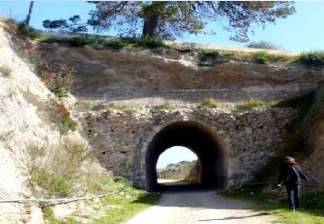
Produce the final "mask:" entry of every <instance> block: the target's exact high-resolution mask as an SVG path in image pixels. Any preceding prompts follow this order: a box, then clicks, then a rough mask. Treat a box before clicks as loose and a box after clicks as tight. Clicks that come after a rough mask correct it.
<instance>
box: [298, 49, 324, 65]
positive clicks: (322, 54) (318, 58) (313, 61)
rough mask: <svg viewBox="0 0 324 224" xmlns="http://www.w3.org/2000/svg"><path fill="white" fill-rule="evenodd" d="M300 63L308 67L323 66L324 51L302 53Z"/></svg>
mask: <svg viewBox="0 0 324 224" xmlns="http://www.w3.org/2000/svg"><path fill="white" fill-rule="evenodd" d="M298 61H299V62H300V63H302V64H304V65H307V66H323V65H324V51H311V52H306V53H302V54H301V55H300V56H299V58H298Z"/></svg>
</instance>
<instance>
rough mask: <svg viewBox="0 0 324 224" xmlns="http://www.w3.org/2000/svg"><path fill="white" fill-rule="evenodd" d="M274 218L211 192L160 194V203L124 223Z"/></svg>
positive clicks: (260, 222)
mask: <svg viewBox="0 0 324 224" xmlns="http://www.w3.org/2000/svg"><path fill="white" fill-rule="evenodd" d="M274 220H275V217H273V216H270V215H269V214H268V213H266V212H260V211H253V205H252V204H250V203H247V202H242V201H237V200H231V199H227V198H224V197H222V196H221V195H219V194H217V193H216V192H215V191H192V192H168V193H163V194H162V197H161V200H160V202H159V203H158V204H157V205H155V206H152V207H151V208H149V209H147V210H145V211H143V212H142V213H140V214H139V215H137V216H135V217H134V218H132V219H131V220H129V221H128V222H127V224H196V223H199V224H211V223H213V224H214V223H215V224H269V223H271V221H274Z"/></svg>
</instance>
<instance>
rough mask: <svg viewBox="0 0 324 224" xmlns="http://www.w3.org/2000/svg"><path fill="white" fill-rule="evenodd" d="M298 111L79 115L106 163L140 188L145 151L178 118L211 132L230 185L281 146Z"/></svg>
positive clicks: (243, 178)
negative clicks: (221, 157)
mask: <svg viewBox="0 0 324 224" xmlns="http://www.w3.org/2000/svg"><path fill="white" fill-rule="evenodd" d="M295 115H296V112H295V111H294V110H292V109H289V108H273V109H269V110H254V111H249V112H246V113H225V112H223V111H220V110H216V109H206V108H199V107H198V108H196V107H194V108H184V109H180V108H178V109H174V110H161V109H156V110H155V109H151V110H144V109H143V110H142V111H136V112H131V113H125V112H118V111H109V110H108V111H106V110H103V111H94V112H88V113H83V114H81V115H80V116H81V117H80V119H81V120H82V123H83V127H84V132H85V133H86V135H87V138H88V140H89V143H90V144H91V145H92V148H93V149H94V150H96V152H97V154H98V158H100V161H101V163H102V165H103V166H104V167H105V168H106V169H107V170H109V171H111V172H112V173H113V174H114V175H119V176H123V177H126V178H127V179H129V180H131V181H133V182H134V183H135V184H137V185H139V186H142V187H144V186H145V184H146V181H147V180H146V178H147V176H146V172H147V170H146V166H147V160H146V155H147V150H148V147H149V144H150V142H151V141H152V140H153V138H154V136H155V135H157V134H158V133H159V132H161V131H162V130H163V129H164V128H166V127H168V126H170V125H172V124H175V123H177V122H197V123H199V124H201V125H203V126H205V127H207V128H209V129H211V130H212V131H213V135H215V138H217V141H218V144H219V147H220V150H221V151H222V152H223V153H225V154H226V156H225V158H224V159H225V160H226V161H225V163H226V175H227V178H228V185H229V186H232V185H234V184H237V183H242V182H244V181H246V180H249V179H250V178H251V177H252V176H253V174H254V173H255V172H256V171H257V170H259V169H260V168H261V167H263V166H264V165H265V164H266V163H267V161H268V160H269V158H271V157H272V156H273V155H275V154H276V152H278V151H279V150H280V149H281V148H282V147H283V142H282V136H283V134H284V131H285V126H286V125H287V124H288V123H289V122H291V121H292V120H293V119H294V116H295ZM175 134H176V133H175ZM201 144H202V143H201ZM152 159H153V158H152Z"/></svg>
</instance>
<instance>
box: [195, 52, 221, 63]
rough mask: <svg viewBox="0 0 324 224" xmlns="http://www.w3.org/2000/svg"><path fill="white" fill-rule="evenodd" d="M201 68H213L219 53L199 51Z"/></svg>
mask: <svg viewBox="0 0 324 224" xmlns="http://www.w3.org/2000/svg"><path fill="white" fill-rule="evenodd" d="M198 55H199V64H198V65H199V66H213V65H215V64H216V62H217V58H218V57H219V52H218V51H215V50H202V49H200V50H199V53H198Z"/></svg>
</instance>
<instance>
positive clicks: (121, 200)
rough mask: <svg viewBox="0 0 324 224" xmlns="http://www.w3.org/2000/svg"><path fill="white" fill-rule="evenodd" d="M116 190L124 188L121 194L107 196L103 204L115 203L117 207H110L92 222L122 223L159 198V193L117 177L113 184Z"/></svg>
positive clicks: (101, 223) (99, 223)
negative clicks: (134, 185) (143, 188)
mask: <svg viewBox="0 0 324 224" xmlns="http://www.w3.org/2000/svg"><path fill="white" fill-rule="evenodd" d="M113 186H114V188H115V190H117V191H119V190H122V191H121V192H120V193H119V194H117V195H114V196H108V197H105V198H104V199H103V200H102V205H103V207H104V206H107V205H115V206H118V207H117V208H113V209H108V210H107V212H106V214H105V215H104V216H102V217H100V218H94V219H93V220H92V221H91V222H90V223H92V224H120V223H122V222H124V221H126V220H128V219H129V218H131V217H132V216H134V215H135V214H137V213H138V212H140V211H142V210H143V209H145V208H148V207H149V206H151V205H153V204H155V203H157V202H158V200H159V195H158V194H151V193H147V192H144V191H143V190H138V189H135V188H133V187H131V186H130V184H129V183H128V182H127V181H125V180H124V179H121V178H115V179H114V184H113Z"/></svg>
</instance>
